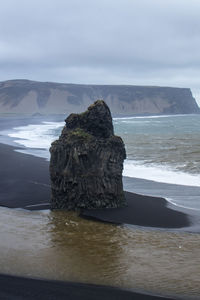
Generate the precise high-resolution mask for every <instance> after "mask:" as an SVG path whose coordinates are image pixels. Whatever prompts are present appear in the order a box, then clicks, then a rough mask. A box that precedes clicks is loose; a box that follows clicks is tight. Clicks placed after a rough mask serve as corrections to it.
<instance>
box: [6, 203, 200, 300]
mask: <svg viewBox="0 0 200 300" xmlns="http://www.w3.org/2000/svg"><path fill="white" fill-rule="evenodd" d="M0 220H1V221H0V222H1V226H0V240H1V244H0V251H1V256H0V270H1V273H8V274H16V275H23V276H31V277H40V278H49V279H58V280H67V281H79V282H90V283H97V284H106V285H112V286H120V287H125V288H134V289H142V290H146V291H152V292H156V293H167V294H170V293H171V294H179V295H187V297H186V298H187V299H188V297H189V296H197V297H198V296H199V295H200V285H199V263H200V252H199V248H200V235H199V234H187V233H178V232H165V231H158V230H157V231H156V230H142V229H139V228H136V227H127V226H116V225H111V224H106V223H98V222H93V221H88V220H85V219H82V218H80V217H78V216H77V214H76V213H71V212H65V211H53V212H50V211H40V212H29V211H24V210H14V209H6V208H0ZM183 274H184V275H183Z"/></svg>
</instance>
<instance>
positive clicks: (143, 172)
mask: <svg viewBox="0 0 200 300" xmlns="http://www.w3.org/2000/svg"><path fill="white" fill-rule="evenodd" d="M136 118H138V117H136ZM139 118H140V117H139ZM63 125H64V122H43V124H40V125H38V124H37V125H35V124H30V125H27V126H21V127H16V128H14V129H13V131H12V132H11V133H9V134H8V135H9V136H10V137H12V138H14V142H15V143H18V144H20V145H23V146H25V147H26V149H24V150H18V151H20V152H23V153H28V154H31V155H35V156H40V157H44V158H46V159H49V151H48V150H49V147H50V145H51V142H52V141H54V140H55V139H56V138H57V136H55V129H59V128H60V130H61V128H62V127H63ZM27 148H29V149H27ZM39 149H41V150H39ZM123 175H124V176H127V177H133V178H140V179H146V180H153V181H156V182H162V183H170V184H178V185H186V186H200V176H199V175H192V174H189V173H185V172H178V171H176V170H172V169H170V168H167V167H165V166H162V165H157V164H152V165H145V164H144V162H142V161H134V160H130V159H127V160H126V161H125V163H124V171H123Z"/></svg>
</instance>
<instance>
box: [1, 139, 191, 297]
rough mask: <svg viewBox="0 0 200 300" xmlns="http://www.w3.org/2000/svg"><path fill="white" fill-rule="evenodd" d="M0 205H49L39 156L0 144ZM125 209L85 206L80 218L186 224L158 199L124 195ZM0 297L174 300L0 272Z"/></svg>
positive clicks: (45, 168)
mask: <svg viewBox="0 0 200 300" xmlns="http://www.w3.org/2000/svg"><path fill="white" fill-rule="evenodd" d="M0 165H1V168H0V205H1V206H6V207H9V208H25V209H29V210H38V209H47V208H49V199H50V182H49V172H48V166H49V163H48V162H47V161H45V160H44V159H42V158H36V157H34V156H31V155H27V154H22V153H18V152H15V151H14V148H13V147H11V146H7V145H4V144H0ZM125 195H126V198H127V201H128V204H129V205H128V207H126V208H122V209H114V210H113V209H109V210H99V211H97V210H92V211H89V210H85V211H83V212H82V214H83V215H84V216H85V217H89V218H90V217H92V218H96V219H99V220H102V221H108V222H114V223H128V224H135V225H141V226H149V227H162V228H166V229H167V228H181V227H186V226H189V219H188V217H187V215H186V214H183V213H181V212H178V211H174V210H172V209H169V208H168V207H167V206H166V204H167V201H166V200H165V199H162V198H155V197H148V196H142V195H137V194H133V193H128V192H126V193H125ZM0 284H1V289H0V298H1V299H41V297H42V299H66V298H67V299H122V298H123V299H124V300H125V299H175V298H165V297H164V298H163V297H156V296H152V295H146V294H145V295H144V294H142V293H136V292H134V291H127V290H123V289H118V288H112V287H105V286H95V285H90V284H81V283H69V282H52V281H46V280H32V279H27V278H19V277H13V276H7V275H1V276H0Z"/></svg>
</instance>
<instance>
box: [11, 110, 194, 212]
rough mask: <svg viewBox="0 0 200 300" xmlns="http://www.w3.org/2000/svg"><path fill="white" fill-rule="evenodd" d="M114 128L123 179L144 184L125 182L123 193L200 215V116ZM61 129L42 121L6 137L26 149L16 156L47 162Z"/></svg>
mask: <svg viewBox="0 0 200 300" xmlns="http://www.w3.org/2000/svg"><path fill="white" fill-rule="evenodd" d="M113 124H114V130H115V134H116V135H119V136H121V137H122V139H123V141H124V143H125V147H126V153H127V159H126V160H125V162H124V171H123V175H124V176H125V177H127V178H133V179H140V180H147V181H148V184H144V182H143V181H140V182H139V184H138V180H137V184H136V182H135V181H134V183H133V184H131V183H130V180H124V187H125V189H126V190H129V191H132V192H137V193H142V194H148V195H154V196H162V197H165V198H167V200H168V201H169V202H170V203H173V204H175V205H178V206H181V207H186V208H191V209H195V210H200V115H172V116H148V117H127V118H114V119H113ZM63 126H64V122H63V121H60V122H59V121H57V122H46V121H45V122H42V123H41V124H29V125H27V126H19V127H15V128H14V129H13V130H12V131H11V132H6V134H7V135H8V136H9V137H10V138H12V139H13V141H14V142H15V143H17V144H18V145H20V146H22V147H24V149H21V150H18V151H20V152H24V153H28V154H32V155H36V156H41V157H44V158H46V159H49V158H50V154H49V147H50V145H51V142H52V141H54V140H55V139H57V138H58V136H59V135H60V132H61V130H62V128H63ZM149 181H150V182H151V184H150V185H149ZM158 183H160V185H158ZM163 184H168V186H163ZM174 185H177V186H178V187H175V186H174ZM147 186H149V188H148V189H147Z"/></svg>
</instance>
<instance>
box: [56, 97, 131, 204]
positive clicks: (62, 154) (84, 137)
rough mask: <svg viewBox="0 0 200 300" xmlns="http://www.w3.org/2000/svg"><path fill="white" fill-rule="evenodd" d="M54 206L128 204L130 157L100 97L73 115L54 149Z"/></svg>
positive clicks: (67, 120) (68, 119) (67, 121)
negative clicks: (126, 164) (124, 180)
mask: <svg viewBox="0 0 200 300" xmlns="http://www.w3.org/2000/svg"><path fill="white" fill-rule="evenodd" d="M50 153H51V159H50V178H51V190H52V197H51V208H52V209H55V208H65V209H69V210H71V209H78V208H113V207H122V206H124V205H125V197H124V193H123V185H122V170H123V161H124V159H125V158H126V152H125V147H124V143H123V141H122V139H121V138H120V137H118V136H115V135H114V132H113V124H112V117H111V114H110V110H109V108H108V106H107V105H106V104H105V102H104V101H102V100H98V101H96V102H95V103H94V104H92V105H91V106H90V107H89V108H88V110H87V111H86V112H84V113H81V114H71V115H70V116H69V117H68V118H67V119H66V125H65V126H64V128H63V131H62V133H61V135H60V137H59V139H58V140H57V141H55V142H53V143H52V146H51V148H50Z"/></svg>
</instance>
